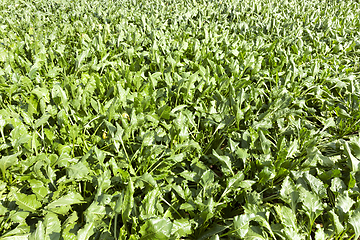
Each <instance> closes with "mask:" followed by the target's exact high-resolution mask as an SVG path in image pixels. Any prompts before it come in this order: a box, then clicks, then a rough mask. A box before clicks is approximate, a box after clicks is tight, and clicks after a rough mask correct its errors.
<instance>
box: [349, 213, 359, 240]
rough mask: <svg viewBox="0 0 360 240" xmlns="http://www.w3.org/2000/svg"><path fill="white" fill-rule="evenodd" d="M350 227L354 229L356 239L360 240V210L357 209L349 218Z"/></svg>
mask: <svg viewBox="0 0 360 240" xmlns="http://www.w3.org/2000/svg"><path fill="white" fill-rule="evenodd" d="M349 223H350V225H351V226H352V227H353V228H354V231H355V237H354V239H359V237H360V209H356V210H355V211H354V212H353V213H352V214H351V216H350V218H349Z"/></svg>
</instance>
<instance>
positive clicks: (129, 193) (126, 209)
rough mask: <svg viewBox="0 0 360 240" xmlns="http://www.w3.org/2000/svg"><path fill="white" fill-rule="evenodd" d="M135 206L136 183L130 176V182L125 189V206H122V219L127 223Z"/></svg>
mask: <svg viewBox="0 0 360 240" xmlns="http://www.w3.org/2000/svg"><path fill="white" fill-rule="evenodd" d="M133 207H134V184H133V182H132V180H131V178H129V182H128V185H127V188H126V191H125V196H124V201H123V207H122V220H123V223H126V222H127V220H128V219H129V216H130V213H131V211H132V208H133Z"/></svg>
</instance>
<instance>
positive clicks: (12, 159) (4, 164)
mask: <svg viewBox="0 0 360 240" xmlns="http://www.w3.org/2000/svg"><path fill="white" fill-rule="evenodd" d="M20 154H21V152H17V153H15V154H12V155H9V156H2V157H1V158H0V169H1V172H2V174H3V176H4V177H5V172H6V169H7V168H8V167H11V166H12V165H15V164H17V162H18V158H17V157H18V156H19V155H20Z"/></svg>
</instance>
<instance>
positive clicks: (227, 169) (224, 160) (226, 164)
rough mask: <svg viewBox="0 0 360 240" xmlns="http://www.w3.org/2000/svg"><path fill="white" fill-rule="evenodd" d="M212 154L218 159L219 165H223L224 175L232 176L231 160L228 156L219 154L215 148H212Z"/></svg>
mask: <svg viewBox="0 0 360 240" xmlns="http://www.w3.org/2000/svg"><path fill="white" fill-rule="evenodd" d="M213 155H214V156H215V157H216V158H217V159H218V160H219V162H220V163H221V165H222V166H223V169H224V173H225V174H226V175H230V174H231V175H232V176H234V172H233V171H232V166H231V161H230V158H229V157H228V156H220V155H219V154H218V153H217V152H216V151H215V150H213Z"/></svg>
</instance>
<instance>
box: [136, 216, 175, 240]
mask: <svg viewBox="0 0 360 240" xmlns="http://www.w3.org/2000/svg"><path fill="white" fill-rule="evenodd" d="M172 226H173V224H172V222H171V221H170V220H169V219H167V218H155V219H149V220H147V221H146V222H145V224H144V225H142V226H141V228H140V234H141V235H142V237H141V238H140V239H158V240H162V239H163V240H166V239H169V238H170V236H171V230H172Z"/></svg>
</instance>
